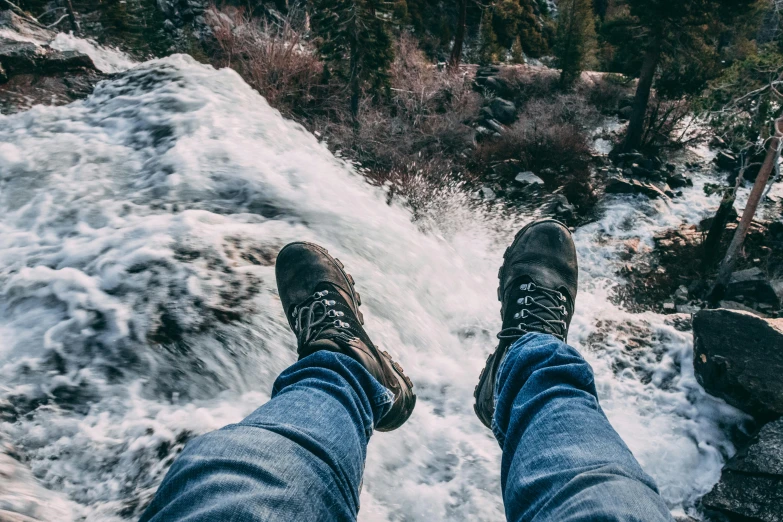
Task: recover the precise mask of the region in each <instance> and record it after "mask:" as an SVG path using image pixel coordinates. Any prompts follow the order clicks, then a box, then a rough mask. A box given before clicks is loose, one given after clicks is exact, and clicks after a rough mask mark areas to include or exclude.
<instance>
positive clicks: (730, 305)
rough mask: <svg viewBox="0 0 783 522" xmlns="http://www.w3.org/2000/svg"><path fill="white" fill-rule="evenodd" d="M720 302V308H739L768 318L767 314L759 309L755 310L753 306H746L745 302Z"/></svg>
mask: <svg viewBox="0 0 783 522" xmlns="http://www.w3.org/2000/svg"><path fill="white" fill-rule="evenodd" d="M718 304H719V306H720V308H725V309H726V310H739V311H741V312H748V313H750V314H753V315H757V316H759V317H763V318H767V316H766V315H765V314H763V313H761V312H759V311H758V310H754V309H753V308H751V307H749V306H745V305H744V304H742V303H738V302H736V301H729V300H723V301H721V302H720V303H718Z"/></svg>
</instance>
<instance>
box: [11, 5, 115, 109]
mask: <svg viewBox="0 0 783 522" xmlns="http://www.w3.org/2000/svg"><path fill="white" fill-rule="evenodd" d="M54 37H55V33H53V32H51V31H49V30H47V29H45V28H41V27H38V26H35V25H34V24H32V23H31V22H28V21H26V20H25V19H23V18H21V17H19V16H16V15H15V14H13V13H11V12H10V11H0V113H2V114H9V113H13V112H18V111H21V110H26V109H28V108H30V107H31V106H33V105H37V104H45V105H59V104H63V103H70V102H72V101H74V100H76V99H80V98H83V97H85V96H87V95H88V94H89V93H91V92H92V89H93V87H94V85H95V84H96V83H97V82H98V81H100V80H101V79H103V78H104V77H105V76H104V75H103V74H102V73H101V72H99V71H98V70H97V69H96V68H95V66H94V64H93V62H92V60H91V59H90V57H89V56H87V55H86V54H83V53H81V52H77V51H58V50H57V49H53V48H52V47H50V46H48V45H46V44H44V43H42V42H49V41H51V40H52V39H53V38H54Z"/></svg>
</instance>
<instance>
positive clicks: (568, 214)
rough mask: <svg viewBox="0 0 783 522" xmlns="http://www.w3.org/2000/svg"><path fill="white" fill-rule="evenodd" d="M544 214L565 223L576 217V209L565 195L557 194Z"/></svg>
mask: <svg viewBox="0 0 783 522" xmlns="http://www.w3.org/2000/svg"><path fill="white" fill-rule="evenodd" d="M544 213H545V214H548V215H553V216H555V217H557V218H559V219H561V220H563V221H569V220H571V219H573V218H574V217H575V216H576V207H574V205H572V204H571V203H570V202H569V201H568V198H566V197H565V196H564V195H563V194H555V195H554V197H553V198H552V201H551V202H550V203H549V204H548V205H547V206H546V207H545V209H544Z"/></svg>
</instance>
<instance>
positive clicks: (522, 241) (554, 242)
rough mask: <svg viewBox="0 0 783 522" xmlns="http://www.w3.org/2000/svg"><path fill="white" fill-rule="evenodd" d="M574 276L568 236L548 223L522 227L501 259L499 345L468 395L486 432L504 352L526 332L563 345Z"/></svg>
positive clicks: (558, 226)
mask: <svg viewBox="0 0 783 522" xmlns="http://www.w3.org/2000/svg"><path fill="white" fill-rule="evenodd" d="M578 273H579V270H578V267H577V262H576V248H575V246H574V240H573V239H572V238H571V232H569V230H568V228H567V227H566V226H565V225H564V224H562V223H560V222H559V221H555V220H554V219H545V220H543V221H537V222H535V223H531V224H529V225H527V226H526V227H524V228H523V229H522V230H520V231H519V233H518V234H517V235H516V237H515V238H514V242H513V243H512V244H511V246H510V247H508V248H507V249H506V253H505V254H503V266H502V267H500V272H499V273H498V277H499V279H500V286H499V287H498V299H499V300H500V302H501V307H500V315H501V317H502V319H503V328H502V330H501V331H500V333H499V334H498V339H500V343H499V344H498V347H497V349H496V350H495V353H493V354H492V355H490V356H489V359H487V364H486V366H485V367H484V369H483V370H482V372H481V376H480V377H479V383H478V385H477V386H476V391H475V392H474V394H473V395H474V397H475V398H476V404H475V406H474V409H475V410H476V415H478V418H479V419H480V420H481V422H483V423H484V425H485V426H487V427H488V428H491V427H492V417H493V415H494V414H495V402H494V397H493V391H494V389H495V378H496V374H497V370H498V366H500V361H502V360H503V357H504V356H505V355H506V351H507V350H508V348H509V347H510V346H511V345H512V344H514V342H515V341H516V340H517V339H519V338H520V337H522V336H523V335H525V334H526V333H529V332H540V333H544V334H551V335H553V336H555V337H557V338H558V339H560V340H561V341H563V342H567V338H568V327H569V325H570V324H571V317H572V316H573V314H574V300H575V299H576V289H577V279H578Z"/></svg>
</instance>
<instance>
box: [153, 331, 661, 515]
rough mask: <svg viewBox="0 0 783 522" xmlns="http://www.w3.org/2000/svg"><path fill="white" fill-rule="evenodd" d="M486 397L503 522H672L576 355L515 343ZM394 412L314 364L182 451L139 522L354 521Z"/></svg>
mask: <svg viewBox="0 0 783 522" xmlns="http://www.w3.org/2000/svg"><path fill="white" fill-rule="evenodd" d="M495 396H496V405H497V406H496V410H495V417H494V420H493V432H494V433H495V437H496V438H497V440H498V442H499V443H500V446H501V448H502V449H503V460H502V465H501V484H502V488H503V500H504V502H505V506H506V517H507V518H508V520H510V521H523V520H524V521H528V520H536V521H544V520H552V521H558V522H570V521H591V522H592V521H640V522H641V521H645V522H650V521H654V522H655V521H671V520H672V517H671V515H670V513H669V510H668V509H667V507H666V504H665V503H664V502H663V500H662V499H661V497H660V496H659V495H658V491H657V489H656V486H655V483H654V482H653V480H652V478H650V477H649V476H648V475H647V474H646V473H645V472H644V471H642V469H641V467H640V466H639V464H638V463H637V462H636V459H635V458H634V457H633V455H632V454H631V452H630V450H629V449H628V447H627V446H626V445H625V443H623V441H622V440H621V439H620V436H619V435H617V433H616V432H615V431H614V429H613V428H612V426H611V425H610V424H609V421H608V420H607V419H606V416H605V415H604V413H603V411H602V410H601V408H600V406H599V405H598V399H597V398H596V391H595V385H594V382H593V372H592V369H591V368H590V365H589V364H587V362H585V360H584V359H583V358H582V357H581V356H580V355H579V353H578V352H577V351H576V350H574V349H573V348H571V347H570V346H568V345H566V344H564V343H562V342H560V341H558V340H557V339H555V338H554V337H552V336H549V335H543V334H538V333H531V334H527V335H525V336H524V337H522V338H521V339H519V340H518V341H517V342H516V343H515V344H514V345H513V346H512V347H511V348H510V349H509V351H508V354H507V355H506V357H505V359H504V360H503V362H502V363H501V365H500V368H499V369H498V376H497V380H496V389H495ZM391 400H392V396H391V394H390V392H389V391H388V390H387V389H386V388H384V387H383V386H382V385H381V384H380V383H378V381H376V380H375V379H374V378H373V377H372V376H371V375H370V374H369V373H368V372H367V371H366V370H365V369H364V368H363V367H362V366H361V365H360V364H359V363H357V362H356V361H354V360H353V359H351V358H350V357H348V356H345V355H342V354H337V353H331V352H317V353H314V354H313V355H310V356H308V357H306V358H304V359H302V360H301V361H299V362H297V363H296V364H294V365H293V366H291V367H290V368H288V369H287V370H286V371H284V372H283V373H282V374H281V375H280V377H279V378H278V379H277V381H276V382H275V385H274V388H273V392H272V400H270V401H269V402H268V403H266V404H265V405H263V406H261V407H260V408H258V409H257V410H256V411H255V412H253V413H252V414H251V415H250V416H249V417H247V418H246V419H245V420H243V421H242V422H240V423H239V424H234V425H231V426H227V427H225V428H223V429H221V430H218V431H215V432H212V433H208V434H206V435H203V436H201V437H198V438H197V439H194V440H193V441H191V442H190V443H189V444H188V445H187V446H186V447H185V449H184V451H183V452H182V454H181V455H180V456H179V457H178V458H177V460H176V461H175V462H174V464H173V465H172V467H171V469H170V470H169V472H168V474H167V475H166V477H165V478H164V480H163V482H162V484H161V485H160V488H159V489H158V492H157V495H156V496H155V498H154V500H153V501H152V504H150V506H149V508H148V509H147V511H146V513H144V515H143V516H142V518H141V520H142V522H144V521H155V522H159V521H164V520H165V521H251V520H252V521H255V520H258V521H281V522H293V521H311V520H312V521H316V520H318V521H320V520H323V521H327V520H328V521H331V520H347V521H351V520H356V516H357V514H358V511H359V488H360V486H361V482H362V472H363V471H364V459H365V455H366V451H367V443H368V442H369V439H370V435H371V434H372V432H373V426H374V425H375V424H376V423H377V421H378V420H380V419H381V417H383V415H384V414H385V413H386V412H387V411H388V410H389V407H390V404H391Z"/></svg>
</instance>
